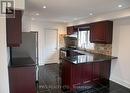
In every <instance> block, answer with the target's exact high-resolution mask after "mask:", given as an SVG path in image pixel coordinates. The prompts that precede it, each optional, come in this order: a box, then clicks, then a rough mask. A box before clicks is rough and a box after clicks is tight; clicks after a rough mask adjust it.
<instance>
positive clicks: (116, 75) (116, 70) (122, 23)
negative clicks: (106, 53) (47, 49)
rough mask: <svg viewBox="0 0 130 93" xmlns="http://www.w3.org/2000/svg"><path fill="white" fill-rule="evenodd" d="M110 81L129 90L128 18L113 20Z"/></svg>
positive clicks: (129, 26) (129, 21) (129, 24)
mask: <svg viewBox="0 0 130 93" xmlns="http://www.w3.org/2000/svg"><path fill="white" fill-rule="evenodd" d="M113 34H114V36H113V45H112V47H113V48H112V55H113V56H117V57H118V60H117V61H116V60H114V61H113V62H112V70H111V80H113V81H115V82H118V83H120V84H122V85H124V86H126V87H129V88H130V53H129V52H130V41H129V40H130V17H129V18H124V19H118V20H114V33H113Z"/></svg>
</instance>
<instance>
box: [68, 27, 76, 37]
mask: <svg viewBox="0 0 130 93" xmlns="http://www.w3.org/2000/svg"><path fill="white" fill-rule="evenodd" d="M74 33H75V30H74V27H73V26H70V27H67V35H72V34H74Z"/></svg>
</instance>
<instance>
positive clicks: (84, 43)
mask: <svg viewBox="0 0 130 93" xmlns="http://www.w3.org/2000/svg"><path fill="white" fill-rule="evenodd" d="M78 47H79V48H81V49H94V44H93V43H90V31H89V30H88V31H78Z"/></svg>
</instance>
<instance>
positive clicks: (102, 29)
mask: <svg viewBox="0 0 130 93" xmlns="http://www.w3.org/2000/svg"><path fill="white" fill-rule="evenodd" d="M112 33H113V22H112V21H101V22H95V23H91V24H90V42H91V43H101V44H112Z"/></svg>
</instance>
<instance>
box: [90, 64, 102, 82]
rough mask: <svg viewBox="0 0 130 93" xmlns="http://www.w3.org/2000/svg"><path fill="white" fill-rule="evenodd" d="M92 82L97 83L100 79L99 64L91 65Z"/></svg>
mask: <svg viewBox="0 0 130 93" xmlns="http://www.w3.org/2000/svg"><path fill="white" fill-rule="evenodd" d="M92 78H93V79H92V80H93V81H98V80H99V79H100V63H99V62H97V63H96V62H95V63H93V77H92Z"/></svg>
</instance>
